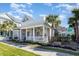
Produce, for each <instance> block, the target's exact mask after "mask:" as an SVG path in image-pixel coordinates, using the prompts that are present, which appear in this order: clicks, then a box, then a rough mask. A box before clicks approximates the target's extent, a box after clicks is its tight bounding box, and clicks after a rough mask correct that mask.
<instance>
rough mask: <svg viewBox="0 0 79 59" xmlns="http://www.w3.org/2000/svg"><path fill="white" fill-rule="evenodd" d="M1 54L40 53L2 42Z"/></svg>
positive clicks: (27, 54)
mask: <svg viewBox="0 0 79 59" xmlns="http://www.w3.org/2000/svg"><path fill="white" fill-rule="evenodd" d="M0 56H38V55H37V54H34V53H32V52H28V51H25V50H22V49H19V48H15V47H12V46H9V45H7V44H4V43H2V42H0Z"/></svg>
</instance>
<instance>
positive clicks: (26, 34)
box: [26, 29, 28, 40]
mask: <svg viewBox="0 0 79 59" xmlns="http://www.w3.org/2000/svg"><path fill="white" fill-rule="evenodd" d="M26 40H28V39H27V29H26Z"/></svg>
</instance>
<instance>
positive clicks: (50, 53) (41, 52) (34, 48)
mask: <svg viewBox="0 0 79 59" xmlns="http://www.w3.org/2000/svg"><path fill="white" fill-rule="evenodd" d="M0 39H1V38H0ZM0 42H4V43H7V44H8V45H10V46H14V47H17V48H20V49H23V50H26V51H30V52H33V53H36V54H39V55H42V56H72V55H70V54H67V53H60V52H55V51H50V50H46V49H42V48H38V47H39V46H40V45H37V44H19V43H14V42H10V41H6V40H0Z"/></svg>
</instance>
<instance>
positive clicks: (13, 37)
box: [12, 30, 14, 39]
mask: <svg viewBox="0 0 79 59" xmlns="http://www.w3.org/2000/svg"><path fill="white" fill-rule="evenodd" d="M12 32H13V33H12V38H13V39H14V30H13V31H12Z"/></svg>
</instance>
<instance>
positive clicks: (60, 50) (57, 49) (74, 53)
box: [41, 46, 79, 56]
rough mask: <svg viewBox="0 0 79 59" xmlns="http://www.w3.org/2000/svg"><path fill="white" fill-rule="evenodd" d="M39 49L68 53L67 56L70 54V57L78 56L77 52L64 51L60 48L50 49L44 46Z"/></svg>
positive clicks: (78, 52)
mask: <svg viewBox="0 0 79 59" xmlns="http://www.w3.org/2000/svg"><path fill="white" fill-rule="evenodd" d="M41 48H43V49H47V50H52V51H56V52H62V53H68V54H71V55H75V56H79V51H71V50H66V49H62V48H51V47H45V46H41Z"/></svg>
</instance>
